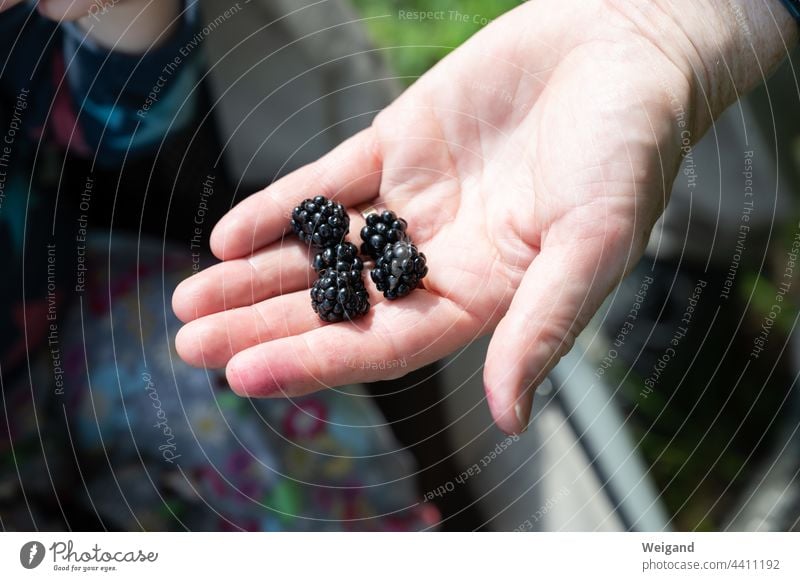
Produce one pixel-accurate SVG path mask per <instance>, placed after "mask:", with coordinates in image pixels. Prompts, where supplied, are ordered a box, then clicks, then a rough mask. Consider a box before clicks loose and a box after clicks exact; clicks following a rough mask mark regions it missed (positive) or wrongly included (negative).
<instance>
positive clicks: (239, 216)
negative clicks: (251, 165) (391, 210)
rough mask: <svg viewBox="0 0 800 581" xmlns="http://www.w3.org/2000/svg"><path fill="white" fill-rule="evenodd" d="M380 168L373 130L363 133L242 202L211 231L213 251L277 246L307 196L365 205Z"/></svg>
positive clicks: (223, 254) (223, 256) (226, 255)
mask: <svg viewBox="0 0 800 581" xmlns="http://www.w3.org/2000/svg"><path fill="white" fill-rule="evenodd" d="M381 167H382V159H381V155H380V152H379V149H378V145H377V140H376V138H375V131H374V129H372V128H369V129H365V130H363V131H361V132H360V133H358V134H356V135H355V136H353V137H351V138H350V139H348V140H347V141H345V142H344V143H342V144H341V145H339V146H338V147H337V148H336V149H334V150H333V151H331V152H330V153H328V154H327V155H325V156H323V157H322V158H320V159H319V160H317V161H315V162H314V163H312V164H309V165H307V166H304V167H302V168H300V169H298V170H296V171H294V172H292V173H291V174H289V175H287V176H286V177H284V178H281V179H280V180H278V181H277V182H275V183H274V184H272V185H270V186H269V187H267V188H266V189H264V190H262V191H260V192H258V193H256V194H253V195H252V196H250V197H248V198H246V199H244V200H243V201H242V202H240V203H239V204H238V205H237V206H235V207H234V208H233V209H232V210H231V211H230V212H228V213H227V214H226V215H225V216H224V217H223V218H222V219H221V220H220V221H219V223H218V224H217V225H216V227H215V228H214V230H213V232H212V233H211V251H212V252H213V253H214V255H215V256H216V257H217V258H219V259H220V260H230V259H232V258H241V257H243V256H247V255H250V254H252V253H253V252H255V251H256V250H258V249H259V248H261V247H263V246H266V245H267V244H271V243H272V242H275V241H276V240H278V239H279V238H280V237H281V236H283V233H284V232H285V231H286V229H287V228H288V224H289V218H290V215H291V211H292V208H294V207H295V206H296V205H297V204H299V203H300V202H301V201H302V200H304V199H306V198H310V197H313V196H318V195H321V196H325V197H327V198H330V199H332V200H336V201H337V202H339V203H341V204H344V205H346V206H347V205H353V204H361V203H363V202H366V201H368V200H370V199H372V198H374V197H376V196H377V195H378V189H379V188H380V183H381Z"/></svg>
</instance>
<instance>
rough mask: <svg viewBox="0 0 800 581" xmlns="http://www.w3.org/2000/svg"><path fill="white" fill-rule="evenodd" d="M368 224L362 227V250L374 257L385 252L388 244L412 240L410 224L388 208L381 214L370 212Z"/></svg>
mask: <svg viewBox="0 0 800 581" xmlns="http://www.w3.org/2000/svg"><path fill="white" fill-rule="evenodd" d="M366 220H367V225H366V226H364V227H363V228H362V229H361V240H363V241H364V243H363V244H362V245H361V252H362V253H363V254H366V255H367V256H371V257H372V258H374V259H376V260H377V259H378V257H379V256H380V255H381V254H383V251H384V249H385V248H386V246H387V245H388V244H394V243H395V242H410V240H409V238H408V234H406V228H407V227H408V224H407V223H406V221H405V220H403V219H402V218H398V217H397V215H396V214H395V213H394V212H391V211H389V210H386V211H384V212H382V213H380V214H370V215H368V216H367V218H366Z"/></svg>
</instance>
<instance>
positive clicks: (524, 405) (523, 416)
mask: <svg viewBox="0 0 800 581" xmlns="http://www.w3.org/2000/svg"><path fill="white" fill-rule="evenodd" d="M531 383H532V382H530V381H526V382H524V383H523V384H522V389H523V392H522V393H521V394H520V396H519V398H518V399H517V403H516V404H515V405H514V415H516V416H517V422H519V428H518V429H517V430H516V433H518V434H521V433H523V432H525V431H526V430H527V429H528V425H529V424H530V423H531V410H532V408H533V391H534V390H533V388H532V386H531Z"/></svg>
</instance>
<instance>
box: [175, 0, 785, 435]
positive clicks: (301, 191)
mask: <svg viewBox="0 0 800 581" xmlns="http://www.w3.org/2000/svg"><path fill="white" fill-rule="evenodd" d="M797 39H798V27H797V23H796V22H794V20H793V18H792V15H791V14H790V12H789V11H787V10H786V9H785V7H784V6H783V5H782V4H781V3H780V2H779V1H778V0H765V1H764V2H757V3H753V2H744V1H742V0H732V1H728V0H701V1H693V0H653V1H652V2H646V3H643V2H633V1H627V0H613V1H609V0H589V1H585V0H581V1H577V0H574V1H571V2H562V3H552V2H545V1H544V0H531V1H529V2H526V3H525V4H523V5H522V6H520V7H518V8H516V9H515V10H513V11H511V12H509V13H508V14H506V15H505V16H503V17H501V18H499V19H497V20H496V21H494V22H492V23H491V24H490V25H488V26H486V27H485V28H484V29H483V30H482V31H480V32H479V33H478V34H476V35H475V36H474V37H473V38H471V39H470V40H469V41H468V42H467V43H465V44H464V45H463V46H462V47H460V48H458V49H457V50H455V51H454V52H453V53H452V54H451V55H450V56H448V57H447V58H445V59H444V60H443V61H442V62H440V63H439V64H438V65H437V66H436V67H434V68H433V69H432V70H431V71H430V72H428V73H427V74H426V75H425V76H424V77H422V78H421V79H420V80H419V81H418V82H416V83H415V84H414V85H413V86H412V87H411V88H410V89H408V90H407V91H406V92H405V93H404V94H403V95H402V96H401V97H400V98H398V99H397V100H396V101H395V102H394V103H392V105H390V106H389V107H387V108H386V109H385V110H383V111H382V112H381V113H380V114H379V115H378V117H377V118H376V119H375V121H374V123H373V124H372V125H371V126H370V127H369V128H368V129H366V130H364V131H362V132H361V133H359V134H358V135H356V136H355V137H353V138H351V139H349V140H347V141H345V142H344V143H343V144H341V145H340V146H339V147H337V148H336V149H335V150H334V151H332V152H331V153H329V154H327V155H325V156H324V157H322V158H321V159H319V160H318V161H315V162H313V163H310V164H308V165H306V166H304V167H302V168H300V169H298V170H297V171H295V172H294V173H292V174H290V175H288V176H286V177H284V178H283V179H281V180H279V181H277V182H276V183H274V184H271V185H270V186H268V187H267V188H266V189H264V190H263V191H261V192H259V193H257V194H255V195H253V196H251V197H249V198H247V199H245V200H243V201H242V202H241V203H239V204H238V206H237V207H236V208H234V209H233V210H232V211H231V212H230V213H229V214H227V215H226V216H225V217H224V218H223V219H222V220H221V221H220V223H219V224H218V225H217V226H216V228H215V230H214V231H213V233H212V237H211V247H212V250H213V252H214V254H215V255H216V256H217V257H218V258H219V259H220V260H222V262H221V263H220V264H217V265H214V266H212V267H210V268H209V269H207V270H206V271H204V272H203V273H201V274H199V275H197V276H194V277H192V278H191V279H189V280H187V281H185V282H184V283H183V284H182V285H181V286H179V287H178V289H177V290H176V292H175V294H174V297H173V308H174V310H175V312H176V314H177V315H178V317H179V318H180V319H181V320H183V321H184V322H185V323H186V325H185V326H184V327H183V328H182V329H181V331H180V333H179V334H178V336H177V339H176V345H177V350H178V352H179V353H180V355H181V356H182V357H183V358H184V359H185V360H186V361H187V362H189V363H191V364H193V365H198V366H208V367H225V369H226V375H227V378H228V382H229V383H230V385H231V387H232V389H233V390H234V391H235V392H236V393H238V394H240V395H245V396H251V397H284V396H297V395H300V394H304V393H309V392H312V391H315V390H319V389H322V388H326V387H331V386H336V385H342V384H347V383H354V382H365V381H375V380H378V379H384V378H387V377H393V376H395V375H396V374H398V373H399V372H398V371H397V370H394V369H391V370H388V369H387V370H380V369H372V368H370V369H361V368H360V367H359V366H348V365H343V364H342V361H344V360H348V358H352V357H353V356H356V354H357V356H358V357H361V358H364V359H365V360H371V361H390V360H394V359H398V358H400V357H403V358H405V359H406V360H407V362H408V369H413V368H418V367H421V366H423V365H425V364H428V363H430V362H432V361H435V360H438V359H439V358H441V357H443V356H445V355H447V354H449V353H451V352H453V351H454V350H456V349H458V348H459V347H461V346H463V345H464V344H466V343H467V342H469V341H471V340H473V339H475V338H477V337H479V336H481V335H484V334H487V333H490V332H492V333H493V337H492V341H491V345H490V348H489V352H488V354H487V358H486V364H485V369H484V382H485V387H486V397H487V401H488V404H489V406H490V408H491V411H492V414H493V416H494V418H495V420H496V422H497V425H498V426H499V427H500V428H501V429H503V430H505V431H507V432H511V433H517V432H520V431H522V430H524V429H525V427H526V426H527V424H528V421H529V417H530V408H531V401H532V394H533V389H534V388H535V387H536V385H537V384H539V383H540V382H541V381H542V380H543V379H544V377H545V376H546V374H547V372H548V371H549V370H550V369H552V367H553V366H554V365H555V364H556V363H557V361H558V360H559V358H560V357H561V356H562V355H563V354H564V353H566V352H567V351H568V350H569V349H570V347H571V345H572V343H573V341H574V338H575V337H576V335H577V334H578V333H579V332H580V331H581V329H582V328H583V327H584V326H585V325H586V323H587V321H588V320H589V319H590V317H591V316H592V314H593V313H594V312H595V311H596V309H597V308H598V307H599V305H600V304H601V303H602V301H603V300H604V298H605V297H606V296H607V295H608V293H609V292H610V291H611V290H612V289H613V288H614V287H615V285H617V283H618V282H619V281H620V280H621V279H622V278H623V277H624V275H625V274H626V273H627V272H629V271H631V270H632V268H633V267H634V265H635V264H636V262H637V260H638V258H639V257H640V256H641V255H642V253H643V251H644V250H645V247H646V245H647V242H648V238H649V233H650V231H651V229H652V227H653V225H654V223H655V221H656V220H657V218H658V217H659V215H660V214H661V213H662V211H663V209H664V207H665V205H666V203H667V199H668V195H669V192H670V189H671V185H672V183H673V181H674V178H675V174H676V172H677V170H678V167H679V165H680V163H681V157H682V153H683V152H684V151H685V148H686V146H687V145H689V146H691V145H692V144H694V143H696V142H697V141H698V140H699V139H700V138H701V137H702V135H703V134H704V133H705V132H706V131H707V129H708V128H709V127H710V126H711V124H712V122H713V121H714V119H716V118H717V117H718V116H719V115H721V114H722V113H723V111H725V109H726V108H727V107H728V106H729V105H731V104H732V103H734V102H735V101H736V99H737V98H738V97H739V96H741V95H743V94H745V93H747V92H748V91H749V90H750V89H752V88H753V87H754V86H756V85H757V84H758V83H760V82H762V81H763V80H764V79H765V78H766V77H767V76H768V75H769V73H770V71H772V70H773V69H774V68H775V67H776V66H777V65H778V64H779V63H780V61H781V60H782V59H783V58H784V57H785V55H786V54H787V51H788V50H789V49H790V48H791V47H792V46H794V45H795V44H796V43H797ZM316 194H323V195H326V196H328V197H332V198H335V199H336V200H338V201H340V202H342V203H344V204H345V205H347V206H349V207H350V208H351V209H355V208H357V207H360V206H362V205H367V206H370V207H373V208H375V207H378V208H388V209H391V210H393V211H395V212H396V213H398V214H399V215H400V216H402V217H404V218H406V220H407V221H408V223H409V229H410V232H411V233H412V236H413V238H414V240H415V241H416V242H417V243H418V246H419V247H420V250H422V251H423V252H424V253H425V254H426V255H427V257H428V266H429V275H428V277H427V278H426V279H425V284H424V288H422V289H418V290H416V291H415V292H413V293H412V294H411V295H410V296H409V297H406V298H405V299H404V300H402V301H397V302H389V301H384V300H381V298H380V297H379V296H378V295H377V294H376V293H374V292H373V294H372V302H373V307H372V309H371V311H370V313H369V315H368V316H367V317H366V318H365V319H363V320H360V321H355V322H353V323H352V324H335V325H326V324H323V323H321V322H320V321H319V320H318V319H316V318H315V317H314V316H312V315H313V313H310V307H309V304H308V302H309V300H308V291H307V287H308V286H309V280H308V276H307V275H305V274H302V275H300V274H298V273H297V270H296V269H295V268H293V266H292V265H293V264H294V263H295V261H296V260H297V259H298V256H299V255H300V254H301V252H300V250H299V247H298V246H297V245H296V244H295V242H293V241H288V240H282V237H283V234H284V232H285V231H286V220H287V219H286V216H287V215H288V214H289V212H290V211H291V209H292V207H293V206H294V205H296V204H297V203H298V202H299V201H300V200H302V199H303V198H307V197H311V196H313V195H316ZM351 222H352V225H351V231H353V232H358V230H359V229H360V225H361V224H362V223H363V217H361V216H360V214H359V213H358V212H355V211H352V212H351ZM254 264H262V265H270V268H269V269H268V268H266V267H265V268H259V269H253V265H254ZM265 314H268V315H269V324H267V323H266V322H265V317H264V315H265ZM402 371H407V370H406V369H404V370H402Z"/></svg>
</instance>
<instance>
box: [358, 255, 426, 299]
mask: <svg viewBox="0 0 800 581" xmlns="http://www.w3.org/2000/svg"><path fill="white" fill-rule="evenodd" d="M425 262H426V261H425V255H424V254H422V253H421V252H419V251H418V250H417V247H416V246H414V245H413V244H411V243H410V242H395V243H394V244H392V245H390V246H387V247H386V249H385V250H384V252H383V254H382V255H381V256H380V257H379V258H378V260H377V261H376V263H375V268H374V269H373V270H372V271H371V272H370V276H371V277H372V281H373V282H374V283H375V286H376V287H377V288H378V290H379V291H381V292H382V293H383V296H385V297H386V298H387V299H389V300H394V299H399V298H400V297H404V296H406V295H407V294H409V293H410V292H411V291H412V290H414V289H415V288H417V286H419V283H420V281H421V280H422V279H423V278H424V277H425V275H426V274H428V267H427V265H426V264H425Z"/></svg>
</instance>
